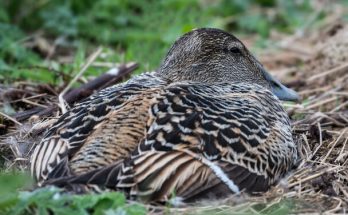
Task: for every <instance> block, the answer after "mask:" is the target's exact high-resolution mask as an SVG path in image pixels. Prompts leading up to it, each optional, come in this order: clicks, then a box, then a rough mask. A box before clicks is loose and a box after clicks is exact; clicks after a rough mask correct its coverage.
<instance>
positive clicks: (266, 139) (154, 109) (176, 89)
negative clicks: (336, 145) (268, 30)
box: [31, 29, 297, 202]
mask: <svg viewBox="0 0 348 215" xmlns="http://www.w3.org/2000/svg"><path fill="white" fill-rule="evenodd" d="M271 91H272V92H273V94H272V92H271ZM275 95H276V96H278V98H283V99H284V98H285V99H291V98H294V94H291V91H289V89H287V88H285V87H284V86H283V85H281V84H280V83H279V82H278V81H276V80H275V79H274V78H272V76H270V75H269V74H268V73H267V72H266V71H264V69H263V68H262V66H261V64H260V63H259V62H258V61H257V60H256V59H255V58H254V57H253V56H252V55H251V54H250V53H249V51H248V50H247V49H246V48H245V46H244V45H243V44H242V43H241V42H240V41H239V40H238V39H236V38H235V37H234V36H232V35H230V34H228V33H226V32H223V31H221V30H216V29H197V30H194V31H192V32H189V33H187V34H185V35H184V36H183V37H181V38H180V39H179V40H177V41H176V42H175V44H174V45H173V47H172V48H171V49H170V51H169V52H168V55H167V56H166V58H165V60H164V61H163V64H162V65H161V67H160V69H159V70H158V72H156V73H144V74H141V75H139V76H136V77H133V78H132V79H130V80H129V81H127V82H126V83H123V84H119V85H115V86H113V87H110V88H107V89H105V90H103V91H101V92H99V93H97V94H95V95H93V96H91V97H90V98H89V99H87V100H85V101H83V102H81V103H79V104H76V105H75V106H74V107H72V108H71V109H70V110H69V111H68V112H67V113H65V114H64V115H62V116H61V117H60V118H59V119H58V120H57V122H56V123H55V124H54V125H53V126H52V127H51V128H50V129H49V130H48V131H47V133H46V135H45V137H44V138H43V139H42V141H41V142H40V144H38V145H37V147H36V148H35V150H34V153H33V155H32V157H31V172H32V175H33V176H34V177H35V179H36V180H37V181H38V184H39V185H40V186H41V185H55V186H59V187H63V188H64V189H66V190H72V191H75V192H81V191H83V192H89V191H103V190H106V189H107V190H117V191H123V192H125V194H126V195H127V197H129V198H136V199H142V200H145V201H148V202H166V201H170V199H171V198H172V197H173V193H175V195H176V197H177V198H176V199H180V200H183V201H186V202H189V201H196V200H199V199H206V198H221V197H224V196H227V195H229V194H231V193H235V194H239V193H241V192H243V191H246V192H249V193H255V192H262V191H266V190H267V189H269V187H270V186H271V185H273V184H274V183H276V182H277V181H279V180H280V179H281V178H282V177H283V176H284V175H285V174H286V173H288V172H289V171H290V170H291V168H293V166H294V164H295V162H296V159H297V147H296V145H295V143H294V142H293V139H292V136H291V127H290V120H289V118H288V116H287V113H286V111H285V110H284V109H283V108H282V106H281V103H280V101H279V99H277V97H276V96H275Z"/></svg>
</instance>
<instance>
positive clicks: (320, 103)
mask: <svg viewBox="0 0 348 215" xmlns="http://www.w3.org/2000/svg"><path fill="white" fill-rule="evenodd" d="M335 100H337V97H332V98H328V99H325V100H322V101H319V102H317V103H314V104H312V105H309V106H307V107H306V108H305V110H309V109H313V108H316V107H319V106H321V105H324V104H326V103H330V102H332V101H335Z"/></svg>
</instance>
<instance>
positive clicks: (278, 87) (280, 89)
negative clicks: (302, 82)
mask: <svg viewBox="0 0 348 215" xmlns="http://www.w3.org/2000/svg"><path fill="white" fill-rule="evenodd" d="M263 73H264V77H265V78H266V80H267V81H268V82H269V83H270V85H271V89H272V92H273V94H274V95H276V96H277V97H278V98H279V99H280V100H283V101H298V100H299V98H300V97H299V96H298V94H297V93H296V92H295V91H294V90H292V89H290V88H287V87H286V86H284V85H283V84H282V83H280V81H278V80H277V79H275V78H274V77H272V76H271V75H270V74H269V73H268V72H267V71H266V70H265V69H263Z"/></svg>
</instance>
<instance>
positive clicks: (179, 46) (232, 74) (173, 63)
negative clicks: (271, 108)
mask: <svg viewBox="0 0 348 215" xmlns="http://www.w3.org/2000/svg"><path fill="white" fill-rule="evenodd" d="M158 73H159V75H160V76H161V77H163V78H165V79H167V80H169V81H172V82H176V81H197V82H204V83H216V82H231V83H240V82H247V83H256V84H259V85H261V86H264V87H266V88H269V89H270V90H271V91H272V92H273V93H274V94H275V95H276V96H277V97H278V98H279V99H281V100H288V101H294V100H298V95H297V93H296V92H295V91H293V90H291V89H289V88H287V87H285V86H284V85H283V84H281V83H280V82H279V81H278V80H277V79H275V78H273V77H272V76H271V75H270V74H269V73H268V72H267V71H266V70H265V68H264V67H263V66H262V64H261V63H260V62H259V61H258V60H257V59H256V58H255V57H254V56H253V55H252V54H251V53H250V52H249V50H248V49H247V48H246V47H245V46H244V44H243V43H242V42H241V41H240V40H238V39H237V38H236V37H235V36H233V35H231V34H229V33H227V32H224V31H222V30H218V29H212V28H201V29H196V30H193V31H190V32H188V33H186V34H185V35H183V36H182V37H180V38H179V39H178V40H177V41H175V43H174V45H173V46H172V47H171V48H170V50H169V52H168V54H167V56H166V57H165V59H164V61H163V63H162V65H161V67H160V68H159V70H158Z"/></svg>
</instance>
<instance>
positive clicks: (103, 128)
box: [31, 73, 165, 182]
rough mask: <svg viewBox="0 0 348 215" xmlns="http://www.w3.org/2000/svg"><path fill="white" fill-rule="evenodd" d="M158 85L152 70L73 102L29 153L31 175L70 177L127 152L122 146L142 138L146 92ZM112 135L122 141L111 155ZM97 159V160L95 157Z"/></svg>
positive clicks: (149, 93)
mask: <svg viewBox="0 0 348 215" xmlns="http://www.w3.org/2000/svg"><path fill="white" fill-rule="evenodd" d="M163 84H165V83H164V81H162V80H160V79H158V78H156V77H155V75H154V74H153V73H145V74H143V75H141V76H138V77H136V78H133V79H131V80H130V81H128V82H126V83H124V84H120V85H115V86H113V87H110V88H107V89H104V90H102V91H100V92H99V93H97V94H94V95H93V96H91V97H90V98H88V99H86V100H84V101H82V102H81V103H79V104H76V105H75V106H74V107H73V108H71V109H70V110H69V111H68V112H67V113H65V114H64V115H62V116H61V117H60V118H59V120H58V121H57V122H56V123H55V124H54V125H53V126H52V127H51V128H50V129H49V130H48V132H47V133H46V135H45V137H44V138H43V140H42V141H41V142H40V143H39V145H38V146H37V147H36V148H35V150H34V152H33V154H32V157H31V172H32V175H33V176H34V177H35V178H36V179H37V181H38V182H40V181H43V180H47V179H49V178H57V177H62V176H67V175H70V172H71V171H74V172H81V171H85V170H86V168H87V167H88V170H90V169H92V168H97V167H100V166H103V165H104V166H105V165H106V164H108V163H113V162H114V161H115V160H114V159H116V160H117V157H118V156H120V157H121V158H122V156H125V154H128V153H129V152H127V150H128V151H131V150H133V149H134V147H136V145H137V144H138V142H139V139H142V138H143V135H144V134H143V131H144V129H145V128H144V126H145V124H146V118H147V116H146V114H147V112H146V110H147V108H148V107H147V106H148V105H150V100H151V99H152V98H153V95H152V94H154V93H156V91H157V90H158V89H159V88H160V87H161V86H162V85H163ZM143 109H145V110H143ZM142 113H145V114H142ZM132 114H133V115H132ZM138 114H139V115H138ZM122 120H123V121H122ZM142 120H145V121H144V122H143V121H142ZM121 124H122V125H124V127H122V126H121ZM127 126H128V127H127ZM142 126H143V127H142ZM128 133H131V134H130V135H127V134H128ZM117 135H118V136H117ZM113 138H115V139H119V140H122V144H123V145H121V146H122V147H121V146H120V147H119V148H120V149H119V150H116V153H113V152H109V151H108V150H107V149H110V148H108V147H115V148H117V147H118V146H117V143H116V142H115V141H114V139H113ZM132 147H133V148H132ZM98 148H100V149H104V150H98ZM81 149H83V150H81ZM98 157H99V158H103V159H100V160H97V158H98ZM98 162H99V166H98ZM89 164H90V165H89Z"/></svg>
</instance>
